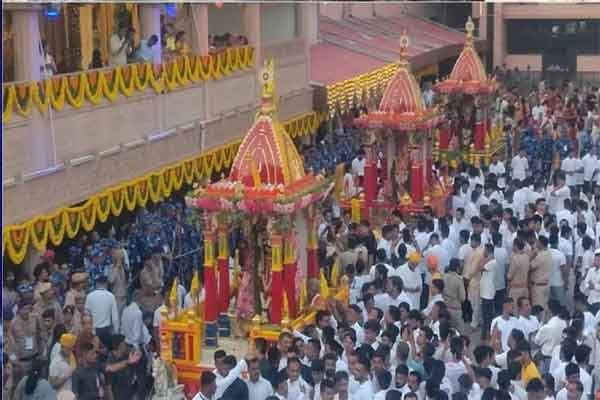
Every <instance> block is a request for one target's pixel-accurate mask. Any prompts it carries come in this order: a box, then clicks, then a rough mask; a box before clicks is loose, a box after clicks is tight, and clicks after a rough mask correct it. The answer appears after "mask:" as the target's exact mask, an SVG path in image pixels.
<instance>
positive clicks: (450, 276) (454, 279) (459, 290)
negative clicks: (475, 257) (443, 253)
mask: <svg viewBox="0 0 600 400" xmlns="http://www.w3.org/2000/svg"><path fill="white" fill-rule="evenodd" d="M459 269H460V261H459V260H458V259H457V258H453V259H452V260H450V265H448V268H446V273H445V274H444V292H443V296H444V302H445V303H446V306H447V307H448V312H449V314H450V321H451V323H452V326H453V327H454V328H455V329H456V330H458V331H459V332H464V319H463V313H462V304H463V302H464V301H465V300H466V293H465V284H464V281H463V277H462V276H460V275H459V273H458V270H459Z"/></svg>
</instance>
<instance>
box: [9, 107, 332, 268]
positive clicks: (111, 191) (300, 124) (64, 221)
mask: <svg viewBox="0 0 600 400" xmlns="http://www.w3.org/2000/svg"><path fill="white" fill-rule="evenodd" d="M324 120H325V115H324V114H322V113H316V112H310V113H306V114H303V115H301V116H299V117H296V118H294V119H292V120H289V121H287V122H286V123H285V124H284V125H285V128H286V130H287V132H288V133H289V135H290V136H291V137H294V138H295V137H302V136H305V135H308V134H310V133H313V132H315V131H316V129H317V128H318V127H319V125H320V124H321V122H323V121H324ZM240 144H241V140H236V141H234V142H231V143H228V144H225V145H223V146H221V147H219V148H217V149H214V150H211V151H209V152H207V153H204V154H202V155H200V156H199V157H195V158H189V159H186V160H183V161H181V162H179V163H177V164H175V165H172V166H169V167H165V168H163V169H161V170H160V171H158V172H153V173H150V174H148V175H145V176H143V177H141V178H136V179H132V180H130V181H128V182H124V183H121V184H119V185H117V186H114V187H111V188H108V189H106V190H104V191H102V192H100V193H98V194H96V195H94V196H92V197H90V198H89V199H88V200H87V201H86V202H85V203H84V204H83V205H81V206H77V207H64V208H61V209H59V210H57V211H55V212H53V213H51V214H48V215H40V216H36V217H34V218H32V219H30V220H29V221H27V222H24V223H23V224H19V225H9V226H6V227H4V228H3V230H2V251H3V252H6V253H5V254H6V255H7V256H8V257H9V258H10V260H11V261H12V262H14V263H15V264H20V263H21V262H23V260H24V259H25V256H26V254H27V250H28V248H29V245H30V244H31V245H33V247H35V248H36V249H38V250H43V249H45V248H46V246H47V244H48V241H50V243H52V244H53V245H54V246H58V245H60V244H61V243H62V241H63V240H64V239H65V235H66V237H68V238H70V239H72V238H74V237H75V236H76V235H77V234H78V233H79V232H80V229H81V228H83V229H84V230H85V231H88V232H89V231H91V230H92V229H94V226H95V225H96V223H97V222H98V221H99V222H105V221H106V220H107V219H108V217H109V216H111V215H113V216H118V215H120V214H121V212H122V211H123V208H126V209H127V210H129V211H132V210H134V209H135V208H137V207H144V206H145V205H146V204H147V203H148V201H151V202H152V203H157V202H158V201H161V200H162V199H165V198H168V197H169V196H170V195H171V193H172V192H173V191H174V190H179V189H181V187H182V186H183V184H184V183H186V184H191V183H192V182H194V181H197V180H199V179H200V178H202V177H210V175H211V174H212V172H213V171H216V172H220V171H222V170H223V169H225V168H229V167H230V166H231V163H232V162H233V159H234V158H235V155H236V154H237V150H238V148H239V146H240Z"/></svg>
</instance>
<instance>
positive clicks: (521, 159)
mask: <svg viewBox="0 0 600 400" xmlns="http://www.w3.org/2000/svg"><path fill="white" fill-rule="evenodd" d="M510 168H511V169H512V178H513V179H518V180H520V181H522V180H524V179H525V178H527V170H528V169H529V161H527V156H526V152H525V149H524V148H522V149H520V150H519V154H517V155H516V156H514V157H513V159H512V161H511V162H510Z"/></svg>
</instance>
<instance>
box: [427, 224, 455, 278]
mask: <svg viewBox="0 0 600 400" xmlns="http://www.w3.org/2000/svg"><path fill="white" fill-rule="evenodd" d="M430 256H434V257H435V258H436V259H437V261H438V264H437V265H438V271H439V272H441V273H443V272H444V271H445V270H446V267H447V266H448V264H449V263H450V255H449V254H448V252H447V251H446V249H445V248H444V247H442V245H441V244H440V236H439V235H438V234H437V233H432V234H431V236H430V237H429V246H428V247H427V250H425V251H424V253H423V257H425V259H428V258H429V257H430Z"/></svg>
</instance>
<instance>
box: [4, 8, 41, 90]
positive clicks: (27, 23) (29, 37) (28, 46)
mask: <svg viewBox="0 0 600 400" xmlns="http://www.w3.org/2000/svg"><path fill="white" fill-rule="evenodd" d="M39 12H40V11H39V10H38V9H37V8H35V7H27V6H26V5H23V7H19V9H17V10H14V11H12V18H13V20H12V27H13V29H14V44H15V80H16V81H39V80H40V79H41V77H42V74H41V70H40V68H41V67H42V65H43V63H44V59H43V57H42V52H41V49H40V46H41V37H40V25H39V20H38V19H39Z"/></svg>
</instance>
